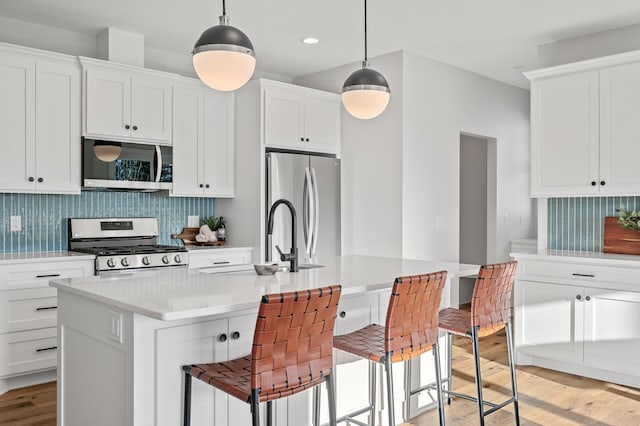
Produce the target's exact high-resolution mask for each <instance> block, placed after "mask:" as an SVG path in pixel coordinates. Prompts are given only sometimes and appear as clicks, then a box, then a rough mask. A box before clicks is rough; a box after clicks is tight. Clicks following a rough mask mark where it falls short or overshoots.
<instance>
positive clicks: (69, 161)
mask: <svg viewBox="0 0 640 426" xmlns="http://www.w3.org/2000/svg"><path fill="white" fill-rule="evenodd" d="M39 53H40V52H38V51H35V50H33V49H21V48H15V47H9V46H6V45H2V46H0V93H2V96H0V129H2V139H1V141H0V147H1V149H2V153H3V155H2V156H1V158H0V191H2V192H44V193H65V194H78V193H80V67H79V65H78V63H77V60H76V59H75V58H72V57H70V56H66V55H57V54H46V53H45V52H42V54H39Z"/></svg>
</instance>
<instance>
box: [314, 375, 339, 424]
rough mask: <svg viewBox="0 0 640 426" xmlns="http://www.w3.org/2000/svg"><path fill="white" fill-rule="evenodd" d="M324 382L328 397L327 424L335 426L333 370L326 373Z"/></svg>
mask: <svg viewBox="0 0 640 426" xmlns="http://www.w3.org/2000/svg"><path fill="white" fill-rule="evenodd" d="M325 384H326V386H327V397H328V399H329V426H336V416H337V414H336V392H335V387H334V383H333V372H331V373H329V374H327V378H326V383H325ZM316 387H317V386H316ZM318 423H319V422H318Z"/></svg>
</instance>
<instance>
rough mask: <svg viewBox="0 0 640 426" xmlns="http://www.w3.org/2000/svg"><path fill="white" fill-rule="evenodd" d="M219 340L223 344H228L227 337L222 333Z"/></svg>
mask: <svg viewBox="0 0 640 426" xmlns="http://www.w3.org/2000/svg"><path fill="white" fill-rule="evenodd" d="M218 340H219V341H221V342H226V341H227V335H226V334H225V333H222V334H221V335H220V337H218Z"/></svg>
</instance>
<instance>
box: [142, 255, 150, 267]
mask: <svg viewBox="0 0 640 426" xmlns="http://www.w3.org/2000/svg"><path fill="white" fill-rule="evenodd" d="M142 263H144V264H145V265H147V266H149V265H150V264H151V261H150V260H149V256H145V257H143V258H142Z"/></svg>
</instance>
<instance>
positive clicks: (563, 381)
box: [0, 333, 640, 426]
mask: <svg viewBox="0 0 640 426" xmlns="http://www.w3.org/2000/svg"><path fill="white" fill-rule="evenodd" d="M480 354H481V356H482V373H483V380H484V389H483V393H484V396H485V398H486V399H488V400H489V401H493V402H499V401H502V400H503V399H505V398H506V397H507V396H508V395H509V393H510V389H511V388H510V381H509V368H508V366H507V349H506V344H505V337H504V333H498V334H496V335H494V336H489V337H487V338H484V339H481V341H480ZM473 368H474V367H473V359H472V356H471V344H470V341H469V340H468V339H463V338H454V349H453V374H454V380H453V383H454V384H453V387H454V389H455V390H456V391H459V392H464V393H469V394H473V393H474V391H475V385H474V381H473ZM517 374H518V390H519V392H520V420H521V424H522V425H545V426H546V425H554V426H555V425H610V426H614V425H615V426H620V425H638V424H640V389H635V388H630V387H625V386H619V385H614V384H611V383H606V382H601V381H598V380H592V379H586V378H584V377H578V376H573V375H570V374H564V373H558V372H555V371H551V370H545V369H543V368H539V367H518V372H517ZM445 415H446V420H447V425H465V426H466V425H473V424H478V419H477V414H476V406H475V404H474V403H473V402H470V401H465V400H462V399H456V398H454V399H453V401H452V403H451V405H450V406H447V405H445ZM55 422H56V385H55V382H51V383H45V384H42V385H37V386H31V387H27V388H22V389H16V390H13V391H10V392H8V393H6V394H4V395H1V396H0V425H16V426H17V425H20V426H26V425H55ZM437 423H438V413H437V412H435V411H431V412H428V413H425V414H423V415H421V416H419V417H417V418H415V419H413V420H412V421H411V422H410V424H411V425H415V426H426V425H433V424H437ZM486 424H487V425H513V424H514V419H513V408H512V407H511V406H509V407H508V408H504V409H502V410H499V411H497V412H495V413H493V414H491V415H489V416H488V417H487V418H486ZM114 426H115V425H114ZM292 426H295V425H292Z"/></svg>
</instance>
